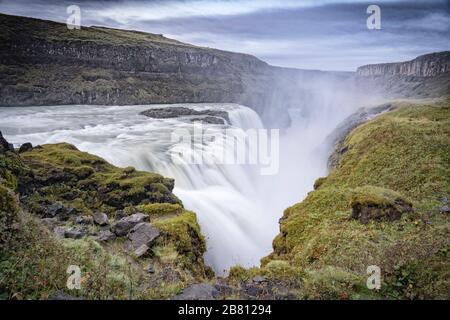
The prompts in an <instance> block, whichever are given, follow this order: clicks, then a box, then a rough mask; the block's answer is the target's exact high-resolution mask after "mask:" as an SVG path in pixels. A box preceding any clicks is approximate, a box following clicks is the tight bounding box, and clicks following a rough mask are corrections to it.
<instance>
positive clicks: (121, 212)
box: [115, 210, 127, 220]
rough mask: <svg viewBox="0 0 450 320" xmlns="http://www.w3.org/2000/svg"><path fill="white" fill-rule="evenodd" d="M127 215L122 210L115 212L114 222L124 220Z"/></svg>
mask: <svg viewBox="0 0 450 320" xmlns="http://www.w3.org/2000/svg"><path fill="white" fill-rule="evenodd" d="M126 216H127V214H126V213H125V212H124V211H123V210H117V211H116V213H115V218H116V220H120V219H122V218H125V217H126Z"/></svg>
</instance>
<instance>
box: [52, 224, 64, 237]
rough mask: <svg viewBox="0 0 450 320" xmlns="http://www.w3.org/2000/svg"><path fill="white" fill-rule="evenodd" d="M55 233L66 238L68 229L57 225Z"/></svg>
mask: <svg viewBox="0 0 450 320" xmlns="http://www.w3.org/2000/svg"><path fill="white" fill-rule="evenodd" d="M53 233H54V234H55V235H56V236H57V237H59V238H65V237H66V229H65V228H64V227H60V226H58V227H55V228H54V229H53Z"/></svg>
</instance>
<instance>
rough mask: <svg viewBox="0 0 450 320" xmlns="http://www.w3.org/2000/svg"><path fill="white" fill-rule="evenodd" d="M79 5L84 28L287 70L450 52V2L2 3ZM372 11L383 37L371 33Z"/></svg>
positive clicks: (55, 8)
mask: <svg viewBox="0 0 450 320" xmlns="http://www.w3.org/2000/svg"><path fill="white" fill-rule="evenodd" d="M73 4H75V5H78V6H79V7H80V9H81V24H82V25H84V26H90V25H97V26H106V27H114V28H120V29H134V30H141V31H147V32H151V33H157V34H164V36H166V37H169V38H173V39H177V40H180V41H183V42H187V43H191V44H195V45H199V46H204V47H211V48H217V49H223V50H228V51H235V52H243V53H249V54H252V55H255V56H257V57H258V58H260V59H262V60H264V61H266V62H268V63H270V64H272V65H277V66H283V67H293V68H301V69H319V70H340V71H354V70H356V68H357V67H358V66H361V65H364V64H369V63H382V62H397V61H405V60H410V59H413V58H415V57H416V56H418V55H421V54H425V53H429V52H436V51H444V50H450V0H418V1H417V0H416V1H407V0H380V1H375V0H373V1H359V0H222V1H221V0H164V1H163V0H153V1H151V0H148V1H143V0H142V1H123V0H112V1H98V0H97V1H68V0H45V1H44V0H0V12H2V13H8V14H14V15H21V16H29V17H36V18H42V19H48V20H54V21H60V22H66V19H67V17H68V16H69V15H68V14H67V12H66V10H67V7H68V6H70V5H73ZM371 4H375V5H378V6H379V7H380V9H381V29H380V30H369V29H368V28H367V26H366V20H367V18H368V17H369V16H370V14H368V13H367V12H366V11H367V8H368V6H369V5H371ZM0 32H1V31H0Z"/></svg>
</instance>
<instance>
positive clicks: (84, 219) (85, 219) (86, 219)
mask: <svg viewBox="0 0 450 320" xmlns="http://www.w3.org/2000/svg"><path fill="white" fill-rule="evenodd" d="M75 222H76V223H78V224H84V225H89V224H93V223H94V219H93V218H92V216H78V217H76V219H75Z"/></svg>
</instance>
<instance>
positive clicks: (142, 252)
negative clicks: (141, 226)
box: [134, 244, 150, 258]
mask: <svg viewBox="0 0 450 320" xmlns="http://www.w3.org/2000/svg"><path fill="white" fill-rule="evenodd" d="M149 249H150V248H149V247H148V246H147V245H146V244H143V245H141V246H140V247H139V248H137V249H136V250H134V255H135V256H136V257H137V258H140V257H142V256H144V255H145V254H146V253H147V252H148V250H149Z"/></svg>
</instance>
